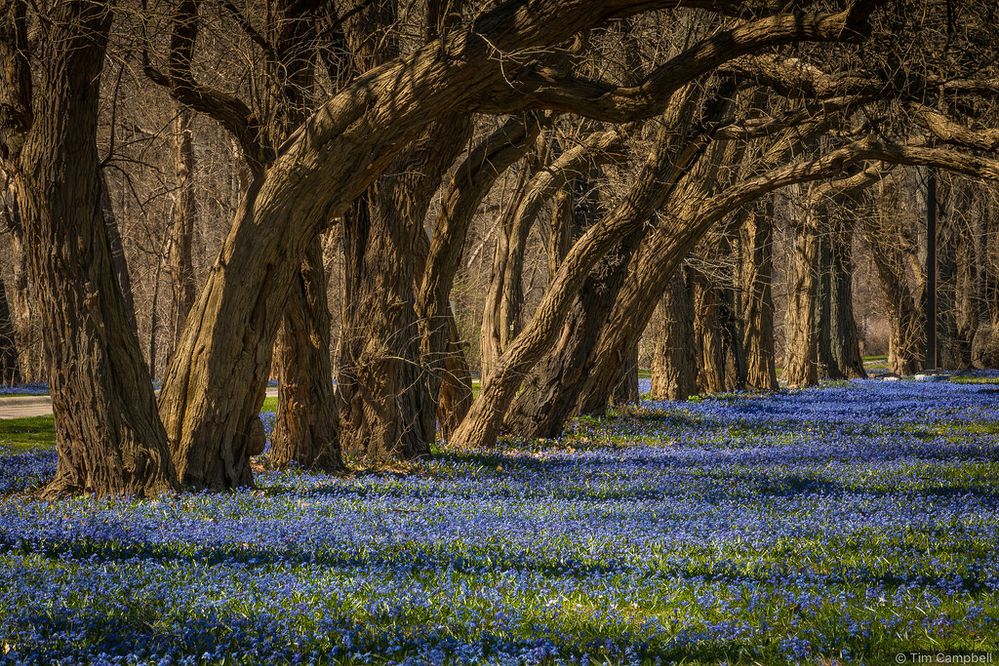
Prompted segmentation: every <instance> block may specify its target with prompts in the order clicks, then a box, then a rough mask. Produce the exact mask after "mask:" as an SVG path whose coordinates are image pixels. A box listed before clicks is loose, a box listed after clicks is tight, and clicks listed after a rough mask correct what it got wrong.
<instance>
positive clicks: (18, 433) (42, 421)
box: [0, 416, 55, 453]
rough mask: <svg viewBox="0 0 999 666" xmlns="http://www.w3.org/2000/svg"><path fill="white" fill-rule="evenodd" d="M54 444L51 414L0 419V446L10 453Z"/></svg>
mask: <svg viewBox="0 0 999 666" xmlns="http://www.w3.org/2000/svg"><path fill="white" fill-rule="evenodd" d="M52 446H55V423H54V422H53V420H52V417H51V416H35V417H32V418H26V419H0V447H2V448H4V449H6V450H7V451H9V452H12V453H20V452H24V451H31V450H33V449H39V448H49V447H52Z"/></svg>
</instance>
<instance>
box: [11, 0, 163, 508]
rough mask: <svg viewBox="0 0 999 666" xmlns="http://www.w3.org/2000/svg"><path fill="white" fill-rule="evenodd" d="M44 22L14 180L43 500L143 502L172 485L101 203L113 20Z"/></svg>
mask: <svg viewBox="0 0 999 666" xmlns="http://www.w3.org/2000/svg"><path fill="white" fill-rule="evenodd" d="M48 19H49V22H48V24H47V29H46V31H45V32H44V34H42V35H41V36H40V37H39V40H40V43H39V45H38V48H39V51H40V53H39V55H40V57H39V63H40V67H39V72H38V79H37V81H38V86H37V87H36V88H35V91H34V99H33V111H34V118H35V121H34V122H33V123H31V125H30V129H28V130H27V132H26V136H25V141H24V145H23V149H22V150H21V151H20V155H19V159H18V168H17V170H16V172H15V196H16V199H17V202H18V205H19V207H20V213H21V220H22V223H23V225H24V236H25V247H26V249H27V251H28V256H29V268H30V271H31V278H32V284H33V285H34V287H35V289H36V290H37V292H36V293H37V303H38V313H39V314H38V316H39V321H40V328H41V330H42V336H43V338H42V339H43V342H44V346H45V352H46V361H47V366H48V375H49V377H48V378H49V388H50V391H51V394H52V408H53V412H54V413H55V420H56V451H57V454H58V465H57V469H56V476H55V479H54V480H53V481H52V482H51V483H50V484H49V486H48V487H47V489H46V493H47V494H50V495H56V494H64V493H79V492H87V493H95V494H98V495H111V494H121V493H125V494H136V495H148V494H153V493H157V492H160V491H163V490H167V489H169V488H172V487H175V485H176V484H175V477H174V474H173V470H172V468H171V466H170V458H169V454H168V449H167V441H166V436H165V434H164V432H163V427H162V426H161V425H160V422H159V419H158V418H157V415H156V403H155V399H154V396H153V389H152V383H151V380H150V377H149V372H148V370H147V369H146V364H145V362H144V361H143V358H142V354H141V352H140V350H139V341H138V337H137V335H136V333H135V329H134V327H133V326H132V325H131V322H130V321H129V316H128V311H127V308H126V305H125V300H124V298H123V296H122V292H121V289H120V287H119V285H118V282H117V280H116V276H115V268H114V263H113V257H112V247H111V242H110V240H109V238H108V227H107V225H106V223H105V222H106V221H105V219H104V215H103V213H102V210H103V207H102V205H101V204H102V183H101V178H100V173H99V167H98V155H97V143H96V133H97V113H98V99H99V86H100V75H101V70H102V67H103V64H104V52H105V47H106V40H107V34H108V29H109V27H110V24H111V11H110V8H109V7H108V6H107V5H105V4H103V3H97V2H83V1H70V2H64V3H60V4H58V5H56V6H54V8H53V9H52V12H51V14H50V16H49V17H48ZM25 47H26V44H25ZM23 57H26V56H23ZM6 65H10V63H5V66H6ZM24 67H25V68H26V67H27V65H26V63H25V64H24Z"/></svg>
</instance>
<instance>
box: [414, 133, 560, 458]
mask: <svg viewBox="0 0 999 666" xmlns="http://www.w3.org/2000/svg"><path fill="white" fill-rule="evenodd" d="M540 132H541V122H540V119H539V118H538V116H536V115H534V114H531V115H530V116H528V117H515V118H511V119H510V120H509V121H507V122H506V123H505V124H503V125H502V126H501V127H499V128H498V129H497V130H496V131H495V132H493V133H492V134H490V135H489V136H488V137H486V138H485V139H484V140H483V141H482V142H481V143H480V144H479V145H478V146H477V147H476V148H474V149H473V150H471V151H470V152H469V154H468V157H467V158H466V159H465V160H464V162H462V163H461V164H459V165H458V167H457V169H455V171H454V173H453V174H452V176H451V181H450V183H449V185H448V187H447V188H446V190H445V192H444V195H443V202H442V206H441V213H440V215H439V216H438V218H437V222H436V224H435V226H434V230H433V236H432V238H431V239H430V244H429V247H428V248H427V253H426V254H427V256H426V259H425V260H424V262H423V263H424V268H423V275H422V279H421V282H420V284H419V286H418V289H417V294H416V311H417V314H418V316H419V322H420V328H421V330H420V344H421V348H420V353H421V362H422V365H423V367H424V369H425V370H426V380H427V382H428V385H429V388H428V392H429V394H430V395H431V396H437V397H438V404H437V419H438V422H439V423H440V429H441V436H442V437H443V438H444V439H445V440H447V439H450V437H451V433H452V432H453V431H454V429H455V428H456V427H457V426H458V424H459V423H460V422H461V420H462V419H463V418H464V417H465V415H466V414H467V413H468V409H469V408H470V407H471V399H472V382H471V371H470V369H469V368H468V363H467V361H466V360H465V355H464V349H463V343H462V341H461V340H460V336H459V334H458V329H457V323H456V322H455V319H454V312H453V310H452V308H451V305H450V296H451V289H452V287H453V286H454V278H455V275H456V274H457V271H458V267H459V266H460V265H461V256H462V252H463V249H464V245H465V238H466V236H467V234H468V229H469V227H470V226H471V224H472V221H473V219H474V216H475V213H476V211H477V210H478V207H479V204H480V203H481V202H482V200H483V199H484V198H485V196H486V195H487V194H488V193H489V190H490V189H492V187H493V185H494V184H495V183H496V180H497V179H498V178H499V177H500V175H501V174H502V173H503V172H505V171H506V170H507V169H508V168H510V167H511V166H512V165H513V164H514V163H516V162H517V161H518V160H519V159H521V158H522V157H523V156H524V155H525V154H527V152H528V151H529V150H530V148H531V147H532V146H533V145H534V144H535V142H536V141H537V138H538V136H539V134H540ZM442 320H444V321H445V324H446V325H442V323H441V322H442ZM441 359H443V362H442V360H441ZM442 366H443V368H442Z"/></svg>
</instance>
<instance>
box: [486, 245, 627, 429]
mask: <svg viewBox="0 0 999 666" xmlns="http://www.w3.org/2000/svg"><path fill="white" fill-rule="evenodd" d="M580 230H581V229H580ZM643 235H644V233H643V230H639V231H638V232H633V233H632V234H631V236H630V237H629V238H627V239H626V240H625V241H624V242H622V243H619V244H618V245H617V246H616V247H615V248H613V249H612V250H611V251H609V252H608V253H607V254H606V255H605V256H604V257H603V258H602V259H601V260H600V262H598V263H597V265H596V266H595V267H594V268H593V269H592V270H591V271H590V272H589V275H587V277H586V279H585V280H584V281H583V284H582V287H581V288H580V290H579V294H578V295H577V296H576V299H575V302H574V303H573V305H572V308H571V309H570V310H569V313H568V316H567V317H566V319H565V322H564V323H563V325H562V329H561V333H560V335H559V338H558V341H557V342H556V343H555V345H554V347H553V348H552V349H551V350H550V351H549V352H548V354H547V355H546V356H545V358H544V359H542V360H541V362H539V363H538V364H537V365H535V366H534V367H533V368H532V369H531V371H530V372H529V373H528V375H527V378H526V379H525V380H524V386H523V390H521V391H520V392H519V393H518V394H517V396H516V398H514V400H513V404H512V405H511V406H510V407H509V414H508V415H507V417H506V419H505V421H504V425H505V427H506V429H507V430H509V431H510V432H512V433H515V434H516V435H518V436H522V437H531V438H534V437H557V436H558V435H559V434H560V433H561V432H562V429H563V428H564V426H565V423H566V421H567V420H568V419H569V418H571V417H572V416H573V414H574V412H575V409H576V399H577V397H578V395H579V389H578V387H579V386H581V385H582V383H583V382H584V381H585V378H586V376H587V374H588V372H589V369H590V358H591V356H592V352H593V349H594V347H595V346H596V344H597V341H598V339H599V335H600V330H601V329H602V327H603V324H604V321H605V320H606V318H607V315H608V314H609V313H610V311H611V309H612V308H613V307H614V300H615V298H616V297H617V293H618V291H619V290H620V288H621V285H622V284H623V283H624V279H625V276H626V275H627V273H628V264H629V263H630V261H631V257H632V255H633V254H634V251H635V249H636V247H637V246H638V243H639V242H640V241H641V239H642V236H643ZM634 351H635V352H636V355H637V349H635V350H634ZM630 360H631V359H628V358H626V359H621V361H623V362H621V363H620V364H619V365H620V366H621V367H622V368H623V369H627V370H628V375H627V376H626V377H624V376H619V377H617V378H616V384H615V387H616V385H617V384H621V385H624V386H625V387H627V381H628V379H629V378H630V377H631V375H632V373H633V374H634V379H635V386H634V392H635V393H637V391H638V375H637V373H638V368H637V361H633V365H632V367H631V368H628V364H627V362H628V361H630ZM628 397H631V396H628ZM635 399H636V400H637V396H635Z"/></svg>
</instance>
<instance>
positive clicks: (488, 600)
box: [0, 381, 999, 664]
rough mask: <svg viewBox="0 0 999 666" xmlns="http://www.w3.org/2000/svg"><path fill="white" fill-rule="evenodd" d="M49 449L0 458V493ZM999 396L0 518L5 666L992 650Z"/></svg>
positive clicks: (809, 395)
mask: <svg viewBox="0 0 999 666" xmlns="http://www.w3.org/2000/svg"><path fill="white" fill-rule="evenodd" d="M52 467H53V461H52V454H51V453H40V454H31V455H20V456H8V457H5V458H0V490H9V489H17V488H22V487H24V486H25V485H27V484H29V483H30V482H31V481H32V480H35V479H39V478H42V477H44V476H45V475H47V474H50V473H51V471H52ZM997 478H999V391H997V390H996V388H995V387H990V386H989V385H986V384H981V385H979V384H966V385H957V384H947V383H932V384H920V383H916V382H893V383H885V382H877V381H864V382H853V383H850V384H848V385H841V386H833V387H826V388H821V389H812V390H806V391H800V392H787V393H781V394H778V395H775V396H768V397H761V396H751V395H741V396H727V397H724V398H718V399H707V400H700V401H695V402H686V403H668V402H663V403H654V402H646V403H643V404H642V405H641V406H639V407H637V408H633V409H629V410H626V411H624V412H622V413H620V414H617V415H615V416H614V417H612V418H608V419H606V420H603V421H594V420H587V419H581V420H580V421H578V422H577V423H576V424H575V425H574V427H573V429H572V431H571V432H569V433H567V434H566V436H564V437H563V438H562V439H560V440H559V441H556V442H548V443H546V444H545V445H544V446H542V445H540V444H538V443H536V442H520V441H506V442H504V448H503V450H501V451H489V452H479V453H467V454H454V453H440V454H438V455H436V456H435V457H434V458H432V459H431V460H429V461H427V462H426V463H425V464H423V465H422V467H421V468H420V469H419V471H418V473H414V474H412V475H408V476H400V475H391V474H359V475H356V476H352V477H346V478H333V477H329V476H323V475H315V474H310V473H305V472H302V471H293V472H280V473H278V472H268V473H265V474H262V475H261V476H260V478H259V479H258V482H259V485H258V487H257V488H256V489H254V490H249V489H248V490H245V491H241V492H236V493H230V494H222V495H218V494H216V495H210V494H182V495H177V496H168V497H162V498H160V499H157V500H151V501H141V502H140V501H134V500H95V499H92V498H81V499H75V500H68V501H63V502H57V503H46V502H40V501H28V500H26V499H24V498H23V497H19V496H13V497H9V498H7V499H0V661H8V662H11V663H31V664H34V663H39V664H41V663H53V662H56V661H58V662H59V663H60V664H81V663H102V664H105V663H106V664H136V663H143V664H145V663H155V664H159V663H162V664H202V663H223V662H224V663H398V664H447V663H493V664H539V663H552V664H557V663H573V664H574V663H590V664H594V663H669V662H672V661H679V660H682V659H686V660H693V661H699V662H708V663H714V662H719V661H729V662H763V663H781V662H786V663H802V662H810V663H833V662H848V661H856V662H860V663H882V662H883V661H885V660H886V659H887V660H889V661H890V660H891V659H892V658H893V657H894V654H895V653H896V652H899V651H904V652H909V651H917V650H923V651H931V652H939V651H941V650H989V649H999V638H997V637H999V491H997V486H996V479H997Z"/></svg>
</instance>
